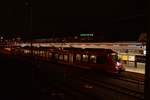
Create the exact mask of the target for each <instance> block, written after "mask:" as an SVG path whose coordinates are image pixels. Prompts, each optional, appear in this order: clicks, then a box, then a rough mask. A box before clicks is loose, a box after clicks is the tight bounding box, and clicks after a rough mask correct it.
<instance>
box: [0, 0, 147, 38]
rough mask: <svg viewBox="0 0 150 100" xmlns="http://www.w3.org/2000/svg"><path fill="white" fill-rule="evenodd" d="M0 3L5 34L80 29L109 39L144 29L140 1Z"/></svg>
mask: <svg viewBox="0 0 150 100" xmlns="http://www.w3.org/2000/svg"><path fill="white" fill-rule="evenodd" d="M0 4H1V9H0V15H1V16H0V26H1V27H0V32H1V34H2V33H3V34H5V35H7V36H8V37H13V36H17V35H19V36H22V37H24V36H25V37H29V38H30V37H31V38H32V37H51V36H52V34H54V33H55V36H59V35H62V34H63V35H64V36H71V35H72V34H73V35H74V34H76V33H80V32H96V33H101V32H103V33H105V34H106V35H107V36H108V37H109V38H112V39H116V38H120V40H121V39H124V40H128V39H129V40H132V39H133V40H134V39H136V38H137V36H138V35H139V34H140V33H141V32H145V31H146V29H145V26H144V23H145V16H144V9H145V8H144V1H141V0H123V1H122V0H103V1H101V2H100V1H99V2H94V1H93V2H88V1H83V2H81V1H80V2H78V1H75V2H73V1H70V2H69V1H68V2H64V1H62V0H61V1H55V2H51V1H50V0H48V1H44V0H43V1H40V2H39V1H35V2H33V1H32V2H31V1H30V0H28V1H27V0H11V1H10V0H9V1H7V0H5V2H2V3H0ZM31 16H32V17H31ZM105 34H103V35H105ZM122 37H123V38H122ZM126 37H127V38H126Z"/></svg>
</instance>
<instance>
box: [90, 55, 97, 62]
mask: <svg viewBox="0 0 150 100" xmlns="http://www.w3.org/2000/svg"><path fill="white" fill-rule="evenodd" d="M90 62H93V63H96V56H95V55H91V56H90Z"/></svg>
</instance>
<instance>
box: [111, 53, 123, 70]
mask: <svg viewBox="0 0 150 100" xmlns="http://www.w3.org/2000/svg"><path fill="white" fill-rule="evenodd" d="M111 57H112V60H113V63H114V66H115V68H114V69H115V71H116V72H118V73H120V72H123V71H125V67H124V65H123V63H122V62H121V60H120V59H118V54H117V53H112V54H111Z"/></svg>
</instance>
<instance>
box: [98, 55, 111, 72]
mask: <svg viewBox="0 0 150 100" xmlns="http://www.w3.org/2000/svg"><path fill="white" fill-rule="evenodd" d="M96 60H97V61H96V62H97V64H98V67H99V68H100V69H102V70H108V69H109V61H108V60H107V58H106V57H105V56H104V55H101V56H97V59H96Z"/></svg>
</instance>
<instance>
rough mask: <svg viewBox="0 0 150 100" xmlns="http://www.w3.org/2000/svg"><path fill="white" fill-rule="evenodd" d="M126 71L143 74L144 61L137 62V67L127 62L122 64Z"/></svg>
mask: <svg viewBox="0 0 150 100" xmlns="http://www.w3.org/2000/svg"><path fill="white" fill-rule="evenodd" d="M124 66H125V69H126V71H128V72H134V73H140V74H145V63H138V64H137V67H134V66H129V65H128V64H124Z"/></svg>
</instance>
